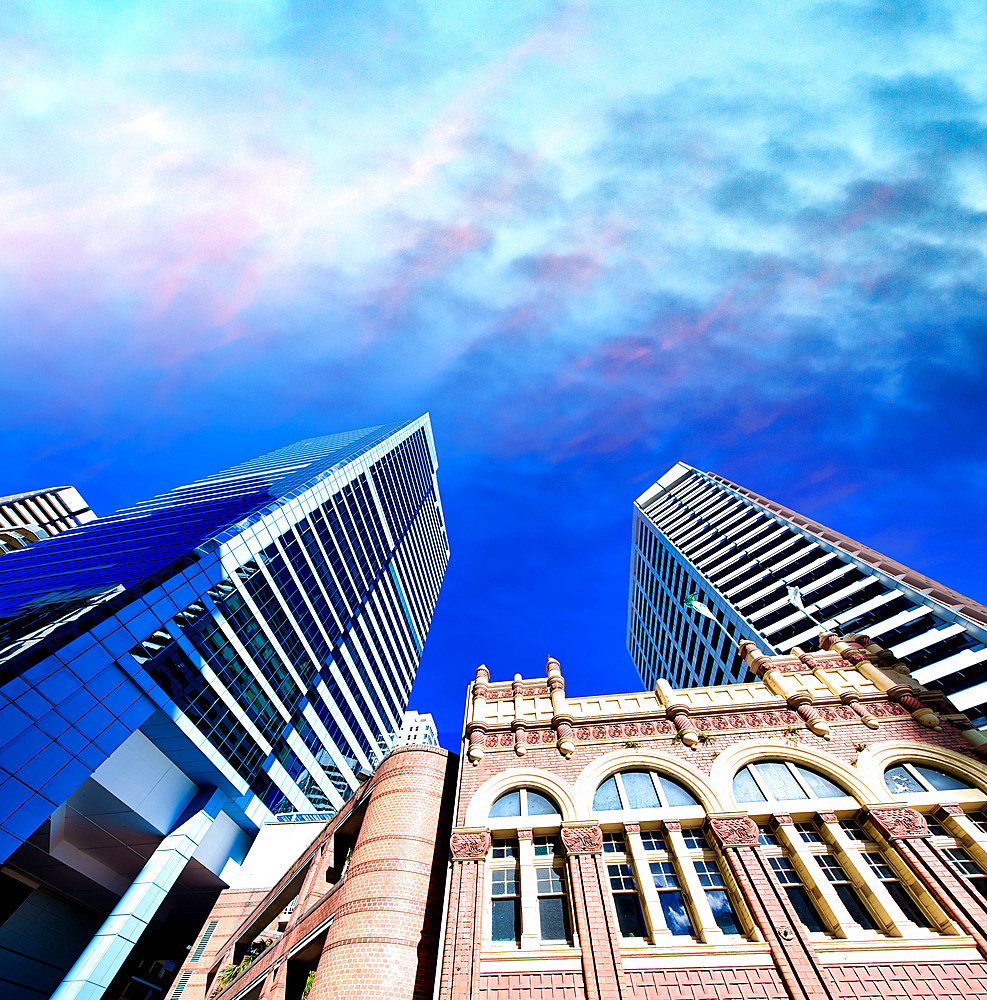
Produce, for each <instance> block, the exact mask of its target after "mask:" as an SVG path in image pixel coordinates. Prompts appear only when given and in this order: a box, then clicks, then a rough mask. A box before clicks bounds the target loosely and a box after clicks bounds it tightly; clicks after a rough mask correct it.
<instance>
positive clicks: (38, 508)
mask: <svg viewBox="0 0 987 1000" xmlns="http://www.w3.org/2000/svg"><path fill="white" fill-rule="evenodd" d="M95 519H96V515H95V514H94V513H93V512H92V510H91V509H90V507H89V505H88V504H87V503H86V501H85V500H83V499H82V496H81V494H80V493H79V491H78V490H77V489H76V488H75V487H74V486H56V487H53V488H52V489H48V490H36V491H35V492H34V493H18V494H16V495H15V496H10V497H0V555H2V554H3V553H4V552H12V551H13V550H14V549H21V548H23V547H24V546H25V545H30V544H31V543H32V542H37V541H40V540H41V539H42V538H50V537H51V536H52V535H57V534H58V533H59V532H61V531H68V530H69V528H76V527H78V526H79V525H80V524H85V523H86V522H87V521H94V520H95Z"/></svg>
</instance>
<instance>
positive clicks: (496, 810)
mask: <svg viewBox="0 0 987 1000" xmlns="http://www.w3.org/2000/svg"><path fill="white" fill-rule="evenodd" d="M490 815H491V817H510V816H520V815H521V792H520V791H518V790H517V789H515V790H514V791H513V792H508V793H507V794H506V795H501V797H500V798H499V799H497V801H496V802H495V803H494V804H493V806H492V807H491V809H490Z"/></svg>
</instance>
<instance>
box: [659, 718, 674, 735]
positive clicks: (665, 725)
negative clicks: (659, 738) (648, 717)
mask: <svg viewBox="0 0 987 1000" xmlns="http://www.w3.org/2000/svg"><path fill="white" fill-rule="evenodd" d="M674 731H675V727H674V726H673V725H672V724H671V723H670V722H669V721H668V720H667V719H659V720H658V721H657V722H656V723H655V732H656V733H661V734H663V735H665V736H667V735H668V734H669V733H673V732H674Z"/></svg>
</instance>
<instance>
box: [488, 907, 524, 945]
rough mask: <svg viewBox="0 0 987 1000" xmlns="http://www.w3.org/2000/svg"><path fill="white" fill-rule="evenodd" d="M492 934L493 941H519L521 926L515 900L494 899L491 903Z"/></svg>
mask: <svg viewBox="0 0 987 1000" xmlns="http://www.w3.org/2000/svg"><path fill="white" fill-rule="evenodd" d="M491 907H492V910H491V917H492V918H493V919H492V933H491V935H490V936H491V938H492V939H493V940H494V941H517V940H519V935H518V928H519V927H520V926H521V920H520V914H519V904H518V901H517V900H516V899H494V900H493V901H492V902H491Z"/></svg>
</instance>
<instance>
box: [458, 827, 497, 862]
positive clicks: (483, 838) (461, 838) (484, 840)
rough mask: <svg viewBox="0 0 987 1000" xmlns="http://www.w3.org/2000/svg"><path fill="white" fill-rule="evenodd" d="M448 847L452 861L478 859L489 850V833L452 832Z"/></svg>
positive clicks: (483, 856) (484, 855)
mask: <svg viewBox="0 0 987 1000" xmlns="http://www.w3.org/2000/svg"><path fill="white" fill-rule="evenodd" d="M449 847H450V849H451V851H452V860H453V861H480V860H482V859H483V858H485V857H486V856H487V851H489V850H490V834H489V833H454V834H453V835H452V840H451V841H450V842H449Z"/></svg>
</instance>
